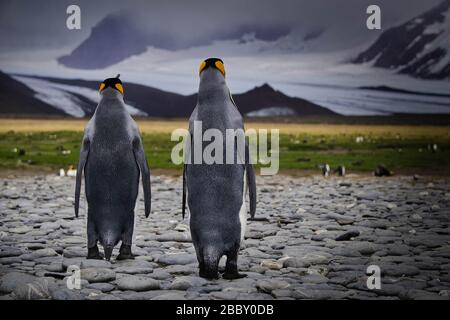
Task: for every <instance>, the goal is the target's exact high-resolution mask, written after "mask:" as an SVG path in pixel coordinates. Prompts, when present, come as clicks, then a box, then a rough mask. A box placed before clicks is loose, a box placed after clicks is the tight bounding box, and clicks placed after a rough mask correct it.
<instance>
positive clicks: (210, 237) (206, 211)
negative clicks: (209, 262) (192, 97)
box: [186, 69, 245, 255]
mask: <svg viewBox="0 0 450 320" xmlns="http://www.w3.org/2000/svg"><path fill="white" fill-rule="evenodd" d="M203 73H205V75H204V77H205V76H206V77H207V78H206V79H205V78H203V80H204V86H203V88H202V90H199V97H198V103H197V106H196V108H195V110H194V112H193V113H192V115H191V118H190V120H189V129H190V132H191V135H192V134H193V126H194V121H201V122H202V130H203V132H204V131H206V130H208V129H218V130H220V131H221V132H222V136H223V151H224V154H223V160H224V163H225V158H226V141H225V140H226V139H225V137H226V129H243V120H242V116H241V114H240V113H239V111H238V110H237V108H236V106H235V105H234V103H233V101H232V98H231V95H230V93H229V91H228V88H227V86H226V84H225V82H224V80H223V78H222V76H221V75H220V74H219V73H218V72H215V71H214V70H209V69H208V70H205V71H203ZM208 77H209V78H210V79H208ZM201 85H202V84H201ZM209 143H210V142H206V143H203V147H204V146H205V145H207V144H209ZM192 151H194V150H193V149H192ZM234 153H235V160H236V156H237V151H236V147H235V151H234ZM244 172H245V170H244V166H243V165H242V164H236V162H235V164H205V163H204V161H203V163H202V164H191V165H189V166H188V169H187V171H186V182H187V194H188V196H187V200H188V206H189V211H190V212H191V217H190V225H191V230H192V231H193V232H192V236H193V240H194V241H195V242H199V243H202V244H208V243H210V244H211V245H212V247H214V250H217V251H218V252H217V254H218V255H220V254H222V253H223V252H224V251H228V250H231V247H232V246H235V245H238V242H239V240H240V238H241V226H240V220H239V219H240V217H239V212H240V210H241V206H242V199H243V191H244Z"/></svg>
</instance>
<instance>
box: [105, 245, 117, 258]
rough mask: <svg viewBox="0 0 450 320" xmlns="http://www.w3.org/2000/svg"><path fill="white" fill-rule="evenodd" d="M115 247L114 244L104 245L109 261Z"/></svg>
mask: <svg viewBox="0 0 450 320" xmlns="http://www.w3.org/2000/svg"><path fill="white" fill-rule="evenodd" d="M113 249H114V246H110V245H107V246H105V247H103V250H104V251H105V259H106V261H109V260H110V259H111V255H112V252H113Z"/></svg>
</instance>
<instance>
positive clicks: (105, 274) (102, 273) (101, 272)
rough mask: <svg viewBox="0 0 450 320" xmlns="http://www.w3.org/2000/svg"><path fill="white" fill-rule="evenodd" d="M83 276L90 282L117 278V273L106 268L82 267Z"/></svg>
mask: <svg viewBox="0 0 450 320" xmlns="http://www.w3.org/2000/svg"><path fill="white" fill-rule="evenodd" d="M81 278H82V279H85V280H87V281H88V282H89V283H94V282H108V281H112V280H115V279H116V273H115V272H114V271H112V270H111V269H106V268H87V269H81Z"/></svg>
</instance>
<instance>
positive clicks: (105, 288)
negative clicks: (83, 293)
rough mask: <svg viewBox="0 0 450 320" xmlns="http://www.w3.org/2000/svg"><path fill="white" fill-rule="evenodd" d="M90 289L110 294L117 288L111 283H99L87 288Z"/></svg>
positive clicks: (91, 284)
mask: <svg viewBox="0 0 450 320" xmlns="http://www.w3.org/2000/svg"><path fill="white" fill-rule="evenodd" d="M87 287H88V288H89V289H95V290H100V291H101V292H110V291H113V290H114V289H115V288H116V286H115V285H113V284H111V283H105V282H99V283H90V284H89V285H88V286H87Z"/></svg>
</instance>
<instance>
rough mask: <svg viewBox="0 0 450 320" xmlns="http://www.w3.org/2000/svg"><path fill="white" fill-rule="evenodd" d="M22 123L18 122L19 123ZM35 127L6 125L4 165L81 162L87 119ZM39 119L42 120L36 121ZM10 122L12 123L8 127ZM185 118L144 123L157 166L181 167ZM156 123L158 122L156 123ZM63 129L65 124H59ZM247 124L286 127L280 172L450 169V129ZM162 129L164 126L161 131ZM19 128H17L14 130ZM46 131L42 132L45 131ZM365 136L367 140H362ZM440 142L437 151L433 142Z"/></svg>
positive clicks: (0, 128) (1, 145)
mask: <svg viewBox="0 0 450 320" xmlns="http://www.w3.org/2000/svg"><path fill="white" fill-rule="evenodd" d="M15 121H17V122H15ZM32 121H33V125H32V126H31V127H32V128H33V129H32V130H31V129H30V130H27V128H30V126H28V127H24V126H22V127H21V124H22V125H23V123H21V122H20V121H19V120H8V122H5V121H4V122H3V123H0V138H1V139H0V169H3V170H11V169H12V170H16V169H18V170H28V169H33V170H39V169H43V170H55V172H56V170H57V169H59V168H67V167H68V166H70V165H76V163H77V160H78V153H79V147H80V143H81V139H82V131H81V130H82V126H81V125H80V123H81V122H73V123H75V124H76V125H75V124H74V125H70V121H69V125H62V127H66V128H67V130H59V131H52V130H51V128H52V126H51V125H49V124H48V122H49V121H47V122H45V123H44V122H43V123H39V122H38V121H40V120H32ZM36 122H37V123H36ZM6 123H7V125H6ZM180 123H182V122H167V123H166V122H161V121H159V122H157V124H158V125H156V122H153V123H152V122H151V121H144V122H143V123H140V127H141V130H142V131H143V141H144V147H145V151H146V154H147V157H148V161H149V163H150V166H151V168H152V169H177V168H178V169H180V168H181V166H176V165H174V164H173V163H172V162H171V160H170V154H171V150H172V147H173V146H174V145H175V144H176V142H172V141H170V132H171V130H172V129H173V128H174V127H177V126H179V124H180ZM152 124H153V125H152ZM55 127H56V128H58V129H60V127H61V126H59V127H58V125H57V124H56V125H55ZM247 127H254V128H262V127H267V128H277V127H278V128H280V129H281V131H280V132H281V134H280V170H281V171H283V170H287V171H296V170H298V171H302V170H316V171H318V169H317V167H318V165H319V164H321V163H328V164H329V165H330V166H331V168H332V169H333V168H335V167H336V166H338V165H345V166H346V167H347V171H348V172H364V171H365V172H368V171H373V170H374V168H375V167H376V165H378V164H384V165H385V166H387V167H388V168H389V169H391V170H394V171H395V172H399V173H401V172H404V173H413V172H417V173H429V172H433V173H448V172H450V130H449V128H448V127H439V126H436V127H423V126H405V127H403V126H380V125H376V126H361V125H360V126H350V125H341V126H337V125H319V124H317V125H302V124H297V125H289V126H287V125H286V124H278V125H277V124H276V123H270V124H267V123H266V124H261V123H260V124H254V123H250V125H249V126H247ZM155 128H159V129H155ZM14 129H16V130H14ZM40 129H42V131H40ZM357 137H363V139H364V141H363V142H360V143H358V142H356V138H357ZM430 144H437V146H438V151H437V152H432V151H431V150H429V148H428V145H430Z"/></svg>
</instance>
